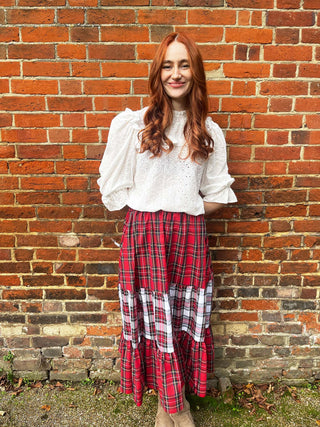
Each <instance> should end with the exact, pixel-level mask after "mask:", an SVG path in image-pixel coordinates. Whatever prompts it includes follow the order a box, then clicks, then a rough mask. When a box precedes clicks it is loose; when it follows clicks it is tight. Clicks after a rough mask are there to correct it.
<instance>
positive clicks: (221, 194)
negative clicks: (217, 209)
mask: <svg viewBox="0 0 320 427" xmlns="http://www.w3.org/2000/svg"><path fill="white" fill-rule="evenodd" d="M233 182H234V179H233V178H231V179H230V180H229V182H227V183H226V184H225V185H224V186H221V185H219V186H218V185H216V186H215V185H212V186H210V187H211V188H210V189H209V191H208V192H207V194H206V195H205V196H204V198H203V200H204V201H205V202H215V203H223V204H227V203H235V202H236V201H237V197H236V195H235V194H234V191H233V190H232V188H231V187H230V185H231V184H232V183H233Z"/></svg>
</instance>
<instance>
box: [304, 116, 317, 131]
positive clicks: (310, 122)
mask: <svg viewBox="0 0 320 427" xmlns="http://www.w3.org/2000/svg"><path fill="white" fill-rule="evenodd" d="M307 126H308V128H311V129H320V116H319V114H315V115H308V116H307Z"/></svg>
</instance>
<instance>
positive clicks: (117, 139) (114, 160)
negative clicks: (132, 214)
mask: <svg viewBox="0 0 320 427" xmlns="http://www.w3.org/2000/svg"><path fill="white" fill-rule="evenodd" d="M139 130H140V128H139V118H138V117H137V113H136V112H133V111H131V110H130V109H128V108H127V109H126V110H125V111H123V112H122V113H120V114H118V115H117V116H116V117H115V118H114V119H113V120H112V122H111V126H110V130H109V136H108V143H107V147H106V149H105V152H104V155H103V158H102V161H101V164H100V168H99V172H100V178H99V179H98V181H97V182H98V185H99V188H100V192H101V195H102V202H103V204H104V205H105V206H106V208H107V209H108V210H110V211H115V210H119V209H121V208H123V207H124V206H125V205H126V204H127V200H128V191H129V189H130V188H131V187H132V186H133V179H134V172H135V164H136V155H137V146H138V132H139Z"/></svg>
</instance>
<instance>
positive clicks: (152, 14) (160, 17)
mask: <svg viewBox="0 0 320 427" xmlns="http://www.w3.org/2000/svg"><path fill="white" fill-rule="evenodd" d="M138 22H139V23H140V24H149V25H150V24H161V25H168V24H173V25H179V24H185V23H186V11H185V10H179V9H178V10H177V9H176V10H170V9H166V10H162V9H160V10H159V9H140V10H139V11H138Z"/></svg>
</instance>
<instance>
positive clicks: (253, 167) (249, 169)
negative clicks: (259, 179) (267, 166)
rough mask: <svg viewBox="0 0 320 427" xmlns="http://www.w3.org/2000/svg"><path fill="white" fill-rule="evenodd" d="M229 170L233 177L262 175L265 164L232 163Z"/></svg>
mask: <svg viewBox="0 0 320 427" xmlns="http://www.w3.org/2000/svg"><path fill="white" fill-rule="evenodd" d="M229 170H230V173H231V174H232V175H257V174H258V175H260V174H262V170H263V163H259V162H230V163H229Z"/></svg>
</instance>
